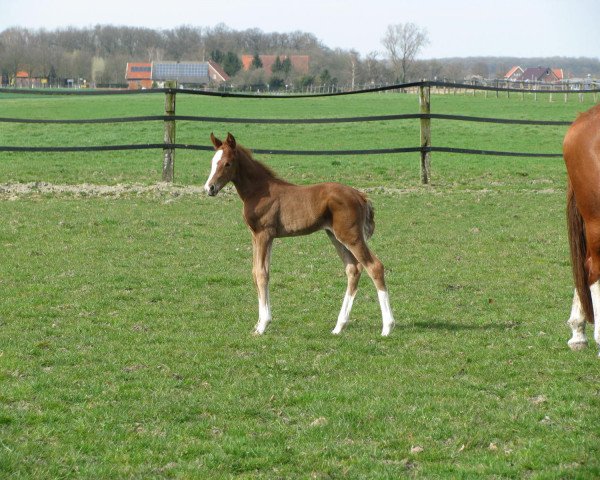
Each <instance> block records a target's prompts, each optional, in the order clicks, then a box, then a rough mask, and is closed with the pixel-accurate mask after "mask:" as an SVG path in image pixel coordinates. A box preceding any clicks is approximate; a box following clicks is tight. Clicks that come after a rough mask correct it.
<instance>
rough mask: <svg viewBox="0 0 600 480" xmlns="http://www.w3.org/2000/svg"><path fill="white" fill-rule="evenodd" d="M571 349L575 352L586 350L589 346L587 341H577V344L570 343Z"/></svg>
mask: <svg viewBox="0 0 600 480" xmlns="http://www.w3.org/2000/svg"><path fill="white" fill-rule="evenodd" d="M568 345H569V348H570V349H571V350H573V351H574V352H577V351H579V350H584V349H586V348H587V346H588V342H587V340H586V341H577V342H568Z"/></svg>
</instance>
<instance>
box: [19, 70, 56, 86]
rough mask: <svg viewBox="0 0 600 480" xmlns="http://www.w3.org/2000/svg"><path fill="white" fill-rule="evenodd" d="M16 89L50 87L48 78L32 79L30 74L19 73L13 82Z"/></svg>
mask: <svg viewBox="0 0 600 480" xmlns="http://www.w3.org/2000/svg"><path fill="white" fill-rule="evenodd" d="M12 84H13V85H14V86H15V87H16V88H45V87H47V86H48V77H32V76H30V75H29V73H28V72H25V71H20V72H17V74H16V75H15V77H14V78H13V80H12Z"/></svg>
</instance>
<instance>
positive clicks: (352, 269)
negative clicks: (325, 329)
mask: <svg viewBox="0 0 600 480" xmlns="http://www.w3.org/2000/svg"><path fill="white" fill-rule="evenodd" d="M327 236H328V237H329V239H330V240H331V243H333V246H334V247H335V249H336V250H337V252H338V255H339V256H340V258H341V259H342V261H343V262H344V266H345V268H346V277H347V278H348V287H347V288H346V294H345V295H344V301H343V303H342V308H341V310H340V314H339V315H338V319H337V323H336V325H335V328H334V329H333V331H332V332H331V333H333V334H334V335H338V334H340V333H342V330H344V327H345V326H346V325H347V324H348V320H349V319H350V311H351V310H352V304H353V302H354V297H355V296H356V291H357V290H358V281H359V280H360V274H361V271H362V265H361V264H360V263H358V260H356V258H355V257H354V255H352V253H351V252H350V250H348V249H347V248H346V247H344V245H342V243H340V241H339V240H338V239H337V238H335V236H334V235H333V233H331V232H330V231H329V230H327Z"/></svg>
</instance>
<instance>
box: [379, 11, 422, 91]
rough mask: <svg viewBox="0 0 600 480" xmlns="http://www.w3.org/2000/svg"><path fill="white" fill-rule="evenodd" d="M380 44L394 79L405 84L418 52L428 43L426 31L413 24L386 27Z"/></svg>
mask: <svg viewBox="0 0 600 480" xmlns="http://www.w3.org/2000/svg"><path fill="white" fill-rule="evenodd" d="M381 43H382V44H383V46H384V47H385V49H386V50H387V52H388V53H389V55H390V60H391V62H392V65H393V66H394V71H395V73H396V78H398V79H400V80H401V81H402V83H405V82H406V79H407V78H408V74H409V71H410V68H411V66H412V63H413V62H414V60H415V57H416V56H417V54H418V53H419V51H420V50H421V49H422V48H423V47H424V46H425V45H427V44H428V43H429V38H428V36H427V30H425V29H424V28H420V27H419V26H417V25H415V24H414V23H410V22H409V23H399V24H397V25H388V27H387V30H386V32H385V35H384V37H383V39H382V40H381Z"/></svg>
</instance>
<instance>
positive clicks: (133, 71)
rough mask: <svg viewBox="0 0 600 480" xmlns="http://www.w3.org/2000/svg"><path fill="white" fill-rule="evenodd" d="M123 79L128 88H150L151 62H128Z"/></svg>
mask: <svg viewBox="0 0 600 480" xmlns="http://www.w3.org/2000/svg"><path fill="white" fill-rule="evenodd" d="M125 79H126V80H127V85H128V88H129V89H130V90H140V89H143V88H152V64H151V63H140V62H137V63H131V62H130V63H128V64H127V71H126V73H125Z"/></svg>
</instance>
